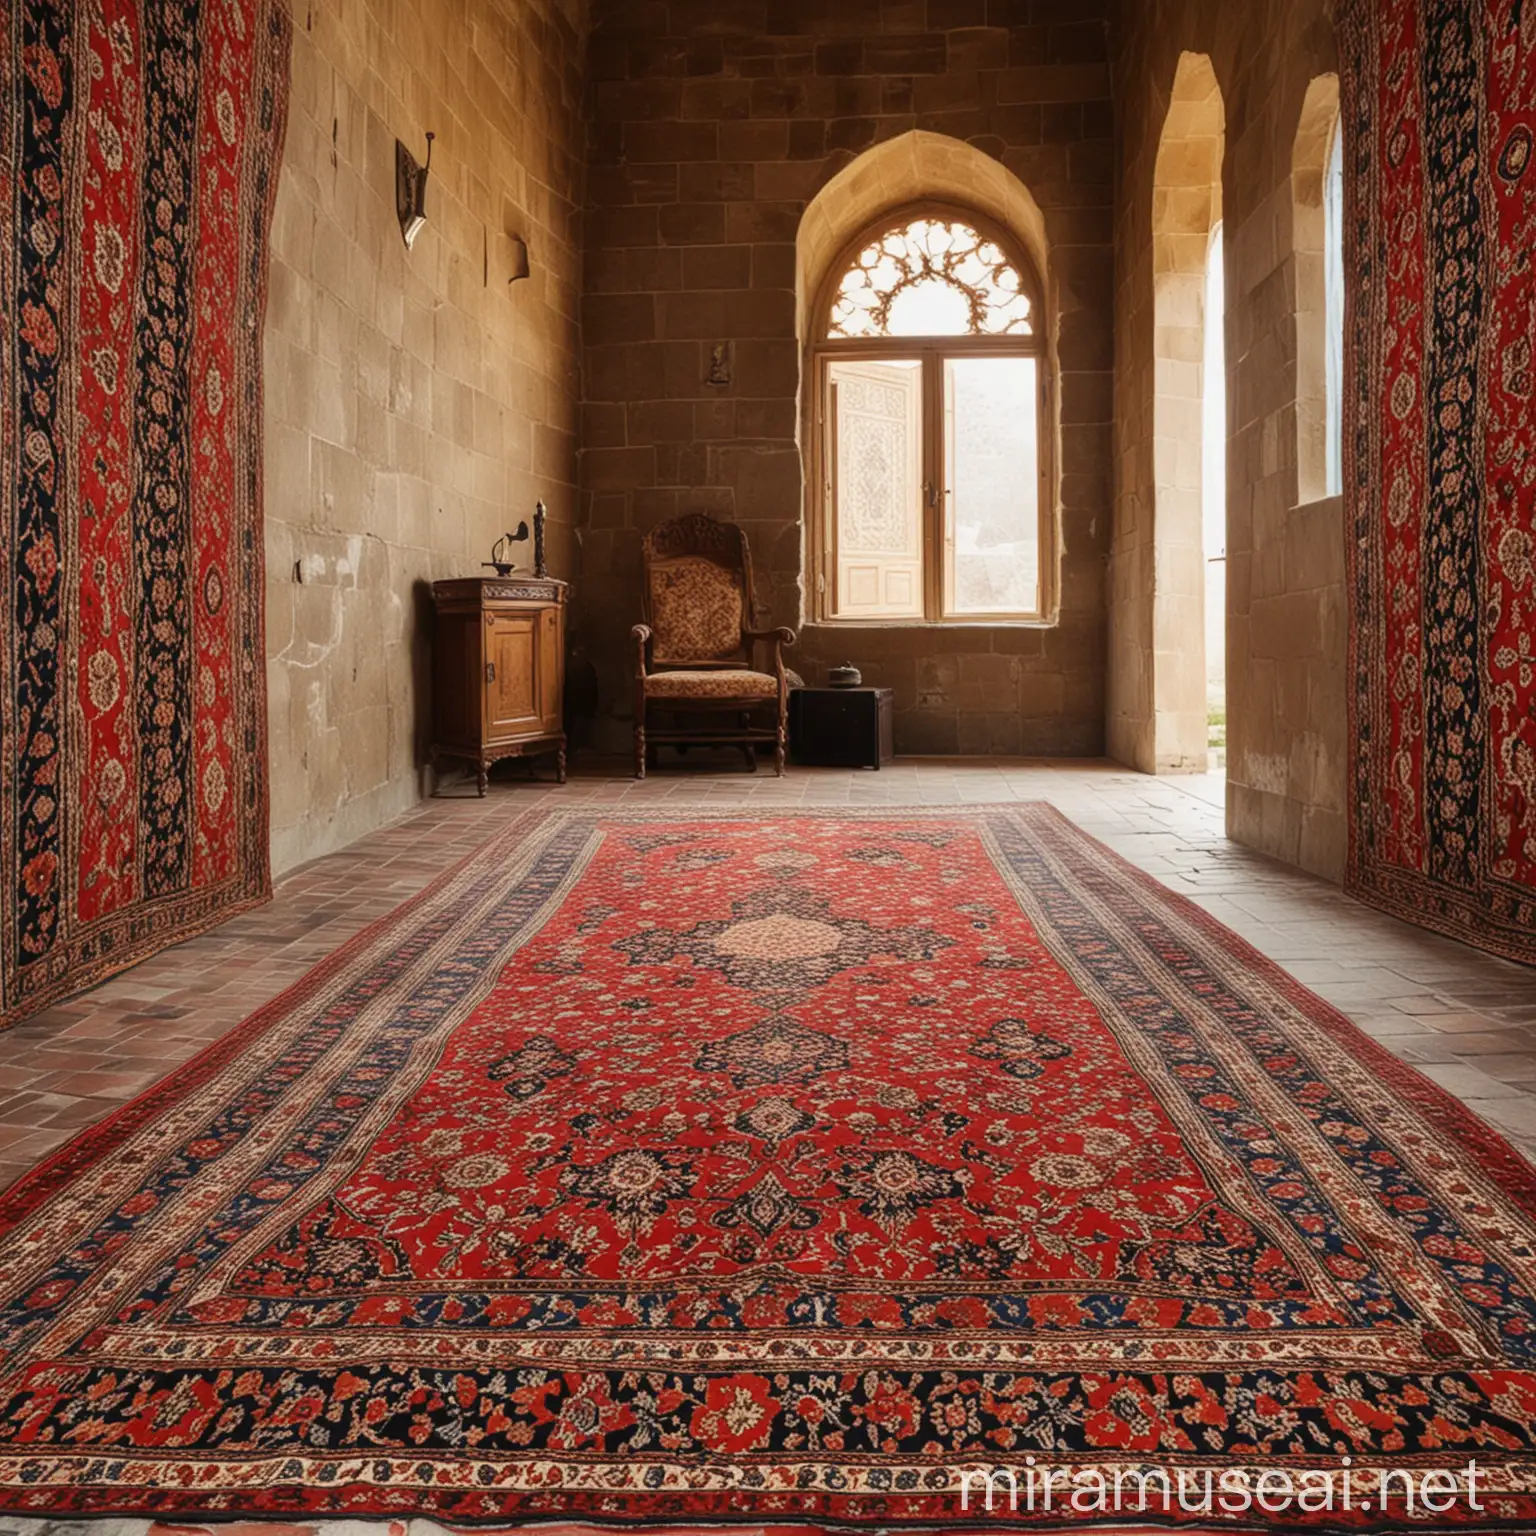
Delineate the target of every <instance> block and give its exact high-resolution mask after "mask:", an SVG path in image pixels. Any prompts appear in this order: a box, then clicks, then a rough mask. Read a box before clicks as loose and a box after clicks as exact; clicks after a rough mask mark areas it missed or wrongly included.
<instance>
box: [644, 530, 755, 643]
mask: <svg viewBox="0 0 1536 1536" xmlns="http://www.w3.org/2000/svg"><path fill="white" fill-rule="evenodd" d="M644 564H645V610H646V622H647V623H648V624H649V625H650V626H651V632H652V635H653V639H652V642H651V659H652V663H653V665H655V666H662V667H664V666H668V665H671V664H676V663H682V664H685V665H687V664H692V665H697V664H699V663H700V662H706V663H707V662H716V663H719V662H724V663H735V664H737V665H739V664H740V663H741V662H743V661H744V660H745V659H746V658H747V655H748V650H747V646H746V643H745V642H744V641H743V639H742V631H743V630H744V629H747V628H749V627H750V625H751V618H752V562H751V556H750V555H749V554H748V552H747V540H746V536H745V535H744V534H743V533H742V531H741V529H740V528H737V527H735V526H733V525H732V524H730V523H717V522H716V521H715V520H714V518H712V517H705V516H703V515H702V514H701V513H693V514H691V515H690V516H688V517H679V518H676V519H674V520H673V521H672V522H669V523H662V524H660V525H659V526H658V527H656V528H653V529H652V530H651V531H650V533H648V534H647V535H646V538H645V544H644Z"/></svg>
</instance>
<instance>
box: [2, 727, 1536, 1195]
mask: <svg viewBox="0 0 1536 1536" xmlns="http://www.w3.org/2000/svg"><path fill="white" fill-rule="evenodd" d="M521 771H522V772H524V773H526V771H527V770H526V769H523V770H521ZM623 772H624V770H623V769H622V768H621V767H620V766H619V765H617V764H615V765H613V766H612V768H611V769H609V770H608V771H604V770H603V769H602V768H601V767H597V768H592V767H588V768H585V769H581V768H579V769H578V771H577V772H576V774H575V775H574V776H573V777H572V780H571V782H570V783H568V784H566V785H565V786H563V787H560V786H556V785H554V784H547V783H538V782H534V781H532V780H531V779H526V778H525V779H523V780H520V781H511V780H507V781H502V780H496V781H493V783H492V787H491V792H490V794H489V795H488V796H487V797H486V798H485V799H484V800H481V799H479V798H477V797H476V796H475V794H474V789H473V786H472V785H462V786H457V787H455V786H449V787H448V788H447V789H446V790H445V792H444V794H443V795H442V796H441V797H440V798H437V799H434V800H431V801H429V802H427V803H426V804H425V805H424V806H422V807H421V809H420V810H419V811H417V812H416V813H415V814H413V815H411V816H409V817H407V818H405V819H404V820H402V821H399V822H397V823H395V824H394V825H392V826H389V827H386V828H384V829H383V830H382V831H379V832H376V833H373V834H372V835H371V836H369V837H366V838H363V839H362V840H361V841H359V842H357V843H354V844H353V845H351V846H350V847H348V848H346V849H344V850H343V851H341V852H340V853H334V854H330V855H328V856H327V857H325V858H321V859H317V860H315V861H314V862H313V863H311V864H307V865H305V866H304V867H302V868H300V869H298V870H295V871H293V872H291V873H290V874H288V875H287V876H286V877H284V878H283V879H281V880H280V881H279V882H278V887H277V894H276V899H275V900H274V901H273V902H272V903H271V904H270V905H268V906H266V907H263V908H261V909H259V910H258V911H255V912H252V913H248V914H246V915H245V916H242V917H237V918H234V919H233V920H231V921H230V922H228V923H225V924H224V925H223V926H222V927H220V928H218V929H216V930H214V931H213V932H211V933H208V934H205V935H203V936H202V937H201V938H197V939H193V940H190V941H189V942H188V943H185V944H180V945H178V946H176V948H174V949H171V950H167V951H166V952H165V953H164V954H161V955H158V956H156V957H155V958H154V959H152V960H148V961H146V962H144V963H143V964H142V965H138V966H136V967H134V968H133V969H132V970H131V971H127V972H125V973H124V974H123V975H121V976H118V977H116V978H114V979H113V980H111V981H109V982H106V983H104V984H103V985H102V986H99V987H97V988H95V989H94V990H92V991H90V992H87V993H85V994H83V995H81V996H79V997H77V998H74V999H72V1000H71V1001H69V1002H67V1003H63V1004H61V1005H59V1006H57V1007H54V1008H50V1009H49V1010H48V1011H47V1012H45V1013H41V1014H38V1015H37V1016H35V1017H34V1018H32V1019H29V1020H27V1021H26V1022H25V1023H23V1024H21V1025H18V1026H17V1027H16V1028H14V1029H12V1030H10V1031H9V1032H8V1033H5V1034H3V1035H0V1184H4V1183H9V1182H10V1181H11V1180H12V1179H14V1178H15V1177H16V1176H17V1175H18V1174H20V1173H22V1172H24V1171H25V1170H26V1169H27V1168H29V1167H31V1166H32V1165H33V1164H35V1163H36V1162H38V1161H39V1160H40V1159H41V1158H43V1157H44V1156H46V1155H47V1154H48V1153H49V1152H51V1151H52V1150H53V1149H54V1148H56V1147H58V1146H59V1145H60V1144H61V1143H63V1142H64V1141H66V1140H67V1139H68V1138H69V1137H70V1136H71V1135H73V1134H74V1133H75V1132H76V1131H77V1130H79V1129H80V1128H81V1127H82V1126H86V1125H89V1124H91V1123H92V1122H93V1121H95V1120H97V1119H98V1118H100V1117H101V1116H102V1115H105V1114H107V1113H109V1112H110V1111H111V1110H112V1109H113V1108H114V1107H115V1106H117V1105H118V1104H120V1103H122V1102H123V1101H124V1100H126V1099H129V1098H131V1097H132V1096H133V1095H135V1094H137V1093H139V1092H140V1091H141V1090H143V1089H145V1088H147V1087H149V1086H150V1084H152V1083H153V1082H155V1081H156V1079H158V1078H159V1077H161V1076H163V1075H164V1074H165V1073H167V1072H169V1071H170V1070H171V1069H173V1068H174V1067H175V1066H177V1065H178V1064H179V1063H181V1062H183V1061H185V1060H187V1058H188V1057H190V1056H192V1055H193V1054H194V1053H196V1052H197V1051H198V1050H200V1049H201V1048H202V1047H203V1046H204V1045H206V1044H207V1043H208V1042H209V1041H211V1040H214V1039H216V1038H218V1037H219V1036H220V1035H222V1034H223V1033H224V1032H225V1031H226V1030H228V1029H230V1028H232V1027H233V1026H234V1025H235V1024H237V1023H239V1022H240V1020H241V1019H243V1018H244V1017H245V1016H246V1015H247V1014H249V1013H250V1012H252V1011H253V1010H254V1009H255V1008H257V1007H259V1006H260V1005H261V1004H262V1003H264V1002H266V1001H267V999H269V998H271V997H273V996H275V995H276V994H277V993H278V992H279V991H281V990H282V989H283V988H284V987H285V986H287V985H288V984H289V983H290V982H293V981H296V980H297V979H298V978H299V977H300V976H302V975H303V974H304V972H305V971H306V970H308V969H309V968H310V967H311V966H312V965H314V964H315V963H316V962H317V961H318V960H320V959H321V958H322V957H323V956H324V955H326V954H328V953H329V952H330V951H331V950H333V949H335V948H336V947H337V946H338V945H340V944H341V943H342V942H343V941H345V940H346V939H347V938H349V937H350V936H351V935H352V934H354V933H356V932H357V931H358V930H359V929H360V928H362V927H363V926H365V925H366V924H367V923H369V922H371V921H373V920H374V919H375V918H378V917H381V916H383V915H384V914H385V913H386V912H388V911H389V910H390V909H391V908H392V907H394V906H396V905H398V904H399V903H400V902H402V901H404V900H405V899H406V898H407V897H408V896H410V895H411V894H412V893H413V892H415V891H417V890H419V889H420V888H421V886H423V885H424V884H426V882H427V881H428V880H430V879H431V878H432V877H433V876H434V875H436V874H437V873H438V872H439V871H440V870H442V869H445V868H446V867H448V866H449V865H450V864H452V863H453V862H455V861H456V860H458V859H460V858H462V857H463V856H464V855H465V854H467V853H469V852H470V851H471V850H472V849H473V848H474V847H475V846H476V845H477V844H478V843H479V842H480V840H481V839H482V838H483V837H484V836H485V835H486V833H487V832H488V831H489V829H490V828H491V827H493V826H494V825H496V824H497V823H498V822H500V821H502V820H504V819H505V818H506V817H508V816H510V815H512V814H515V813H516V812H518V811H521V810H522V809H524V808H525V807H527V806H529V805H533V804H538V803H540V802H541V801H544V800H547V799H550V800H552V799H559V800H561V801H563V802H573V801H585V802H596V803H599V804H610V803H620V802H622V803H624V804H632V803H639V804H647V805H666V806H675V807H676V808H677V810H678V812H679V814H686V812H687V811H688V809H689V807H691V806H696V805H710V806H721V805H725V806H734V805H740V806H743V807H746V808H753V807H763V808H768V807H773V806H796V805H850V806H878V805H913V804H921V805H960V804H968V803H969V804H975V803H987V802H995V801H1011V800H1049V801H1051V802H1053V803H1054V804H1055V805H1056V806H1057V807H1059V808H1060V809H1061V810H1062V811H1063V812H1065V813H1066V814H1067V815H1068V816H1070V817H1071V818H1072V819H1073V820H1074V821H1076V822H1077V823H1078V825H1080V826H1081V827H1083V828H1084V829H1085V830H1086V831H1088V832H1091V833H1093V834H1094V835H1095V836H1096V837H1098V838H1100V839H1102V840H1103V841H1104V842H1106V843H1107V844H1109V846H1110V847H1112V848H1114V849H1115V850H1116V851H1117V852H1118V853H1121V854H1123V855H1124V856H1125V857H1126V858H1128V859H1130V860H1131V861H1132V862H1133V863H1135V864H1139V865H1140V866H1141V867H1142V868H1143V869H1145V870H1147V871H1149V872H1150V873H1152V874H1153V875H1155V876H1157V878H1158V879H1160V880H1162V881H1164V882H1165V883H1166V884H1168V885H1170V886H1172V887H1173V888H1174V889H1175V890H1178V891H1182V892H1184V893H1185V894H1186V895H1189V896H1192V897H1193V898H1194V899H1195V900H1196V901H1197V902H1199V903H1200V905H1201V906H1203V907H1205V908H1206V910H1207V911H1209V912H1210V913H1211V914H1212V915H1213V916H1215V917H1217V918H1219V919H1220V920H1221V921H1222V922H1223V923H1226V924H1227V925H1228V926H1229V927H1231V928H1233V929H1235V930H1236V931H1237V932H1238V933H1240V934H1241V935H1242V936H1243V937H1244V938H1246V939H1248V940H1249V941H1250V942H1251V943H1252V944H1254V945H1255V946H1257V947H1258V948H1259V949H1260V950H1262V951H1263V952H1264V953H1265V954H1267V955H1269V956H1271V957H1272V958H1273V959H1275V960H1277V961H1278V962H1279V963H1280V964H1281V965H1283V966H1284V967H1285V968H1286V969H1287V970H1289V971H1290V972H1291V973H1292V974H1293V975H1294V976H1295V977H1296V978H1297V979H1298V980H1299V981H1301V982H1304V983H1305V984H1306V985H1307V986H1309V987H1311V988H1312V989H1313V990H1314V991H1316V992H1318V993H1319V994H1321V995H1322V996H1323V997H1325V998H1327V999H1328V1001H1330V1002H1331V1003H1333V1004H1335V1005H1336V1006H1337V1007H1339V1008H1340V1009H1342V1010H1343V1011H1344V1012H1345V1013H1346V1014H1348V1015H1349V1017H1350V1018H1352V1019H1353V1020H1354V1021H1355V1022H1356V1023H1357V1024H1358V1025H1359V1026H1360V1028H1361V1029H1363V1030H1365V1031H1366V1033H1368V1034H1370V1035H1374V1036H1376V1037H1377V1038H1378V1039H1380V1040H1381V1041H1382V1042H1383V1043H1384V1044H1386V1045H1387V1046H1388V1047H1389V1048H1390V1049H1391V1050H1392V1051H1394V1052H1395V1053H1396V1054H1397V1055H1398V1056H1400V1057H1401V1058H1402V1059H1403V1060H1404V1061H1407V1062H1411V1063H1412V1064H1413V1065H1414V1066H1416V1067H1417V1068H1418V1069H1419V1070H1420V1071H1422V1072H1424V1073H1425V1074H1427V1075H1428V1076H1430V1077H1432V1078H1434V1079H1435V1081H1436V1082H1438V1083H1440V1084H1441V1085H1442V1086H1443V1087H1445V1088H1447V1089H1449V1090H1450V1091H1451V1092H1452V1093H1454V1094H1455V1095H1456V1096H1457V1097H1459V1098H1460V1099H1462V1100H1463V1101H1464V1102H1465V1103H1466V1104H1467V1105H1468V1106H1469V1107H1470V1108H1472V1109H1473V1110H1474V1111H1475V1112H1476V1113H1477V1114H1479V1115H1481V1116H1482V1117H1483V1118H1484V1119H1486V1120H1488V1121H1489V1122H1490V1123H1491V1124H1493V1125H1494V1126H1495V1127H1497V1128H1498V1129H1499V1130H1500V1131H1502V1132H1503V1133H1504V1134H1505V1135H1506V1136H1508V1137H1509V1138H1510V1140H1511V1141H1513V1142H1514V1143H1515V1144H1516V1145H1517V1146H1519V1147H1520V1149H1521V1150H1522V1151H1523V1152H1524V1154H1525V1155H1526V1156H1527V1157H1529V1158H1531V1159H1532V1160H1533V1161H1536V971H1533V970H1528V969H1526V968H1524V967H1521V966H1517V965H1512V964H1510V963H1508V962H1505V961H1501V960H1496V959H1493V958H1491V957H1489V956H1487V955H1483V954H1480V953H1478V952H1477V951H1475V950H1471V949H1468V948H1466V947H1464V946H1463V945H1460V944H1457V943H1454V942H1452V941H1451V940H1448V939H1441V938H1437V937H1435V936H1434V935H1432V934H1427V933H1423V932H1421V931H1419V930H1418V929H1415V928H1412V927H1409V926H1408V925H1406V924H1403V923H1400V922H1397V921H1395V920H1394V919H1392V918H1389V917H1386V916H1383V915H1382V914H1380V913H1377V912H1374V911H1372V910H1371V909H1370V908H1367V907H1363V906H1361V905H1360V904H1359V903H1357V902H1355V901H1353V900H1351V899H1350V898H1349V897H1347V896H1345V895H1344V894H1343V893H1342V892H1341V891H1339V890H1338V889H1336V888H1335V887H1333V886H1331V885H1328V884H1327V883H1326V882H1324V881H1321V880H1317V879H1314V878H1312V877H1310V876H1308V875H1304V874H1301V873H1298V872H1297V871H1295V870H1292V869H1288V868H1286V867H1285V866H1283V865H1280V864H1276V863H1274V862H1272V861H1271V860H1268V859H1265V858H1261V857H1260V856H1258V855H1257V854H1254V853H1251V852H1249V851H1248V850H1246V849H1244V848H1242V847H1239V846H1238V845H1237V844H1235V843H1231V842H1228V841H1227V839H1226V837H1225V836H1224V834H1223V810H1222V799H1223V794H1222V791H1223V785H1222V781H1221V779H1220V778H1219V777H1218V776H1215V775H1208V776H1200V777H1192V778H1167V779H1154V778H1148V777H1145V776H1143V775H1140V774H1135V773H1131V772H1129V771H1128V770H1126V769H1124V768H1121V767H1118V766H1117V765H1115V764H1112V763H1107V762H1073V763H1063V762H1059V761H1057V762H1049V763H1047V762H1039V761H1035V762H1029V761H1012V760H999V759H986V760H962V759H954V758H945V759H928V760H923V759H901V760H898V761H897V762H896V763H895V764H893V765H891V766H889V767H887V768H885V769H883V770H882V771H880V772H879V773H872V772H868V771H858V770H852V771H848V770H810V769H794V770H792V771H791V772H790V773H789V774H787V775H786V776H785V777H784V778H783V779H775V778H774V777H773V775H772V774H771V773H768V772H766V771H765V772H759V773H757V774H748V773H745V772H743V771H742V770H741V769H740V768H739V767H737V768H731V769H728V770H726V771H723V772H715V771H711V770H702V771H701V770H699V769H689V770H687V771H681V772H671V771H661V772H657V773H654V774H652V776H651V777H650V778H648V779H646V780H645V781H644V782H643V783H636V782H635V781H634V780H633V779H631V778H629V777H627V776H620V775H621V774H623Z"/></svg>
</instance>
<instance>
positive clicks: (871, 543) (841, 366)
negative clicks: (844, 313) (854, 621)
mask: <svg viewBox="0 0 1536 1536" xmlns="http://www.w3.org/2000/svg"><path fill="white" fill-rule="evenodd" d="M829 366H830V383H831V394H832V409H831V413H830V414H831V417H832V420H831V423H830V425H831V433H830V437H831V443H830V445H829V446H830V450H831V451H830V454H829V463H830V466H831V480H832V504H833V507H834V509H835V516H834V518H833V523H834V528H833V553H834V562H835V570H834V577H833V579H834V580H835V581H836V583H837V591H836V602H835V604H834V611H835V612H836V614H837V616H838V617H839V618H852V617H863V616H867V617H869V618H921V617H922V615H923V370H922V366H921V364H920V363H919V362H918V361H917V360H916V359H913V360H911V361H906V360H903V361H900V362H890V363H884V362H871V361H859V362H834V363H832V364H830V365H829Z"/></svg>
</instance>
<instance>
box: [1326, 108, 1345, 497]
mask: <svg viewBox="0 0 1536 1536" xmlns="http://www.w3.org/2000/svg"><path fill="white" fill-rule="evenodd" d="M1323 287H1324V312H1325V316H1326V319H1325V323H1326V325H1327V334H1326V341H1325V343H1324V345H1325V346H1326V348H1327V392H1328V400H1327V433H1328V444H1327V453H1328V462H1327V490H1328V494H1329V495H1330V496H1340V495H1342V494H1343V492H1344V131H1343V124H1342V123H1341V122H1340V120H1339V119H1338V118H1337V117H1335V118H1334V120H1333V133H1332V135H1331V136H1330V138H1329V140H1328V162H1327V168H1326V169H1325V171H1324V172H1323Z"/></svg>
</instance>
